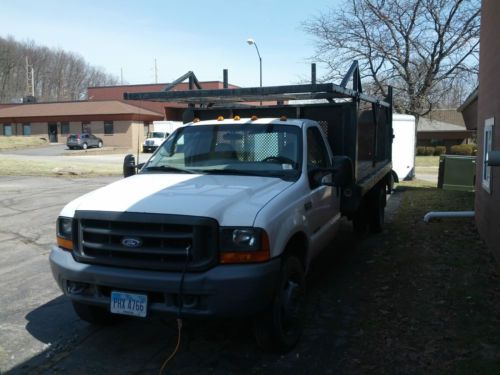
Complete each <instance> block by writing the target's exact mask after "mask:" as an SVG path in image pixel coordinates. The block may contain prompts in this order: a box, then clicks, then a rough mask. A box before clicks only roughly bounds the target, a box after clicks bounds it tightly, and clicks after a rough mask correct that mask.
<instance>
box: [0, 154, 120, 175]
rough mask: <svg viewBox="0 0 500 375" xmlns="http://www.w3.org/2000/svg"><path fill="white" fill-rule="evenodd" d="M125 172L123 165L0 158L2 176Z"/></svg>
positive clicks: (117, 173) (111, 173)
mask: <svg viewBox="0 0 500 375" xmlns="http://www.w3.org/2000/svg"><path fill="white" fill-rule="evenodd" d="M122 173H123V170H122V166H121V165H111V164H92V165H90V164H89V165H86V164H78V163H72V162H71V161H70V160H69V161H68V162H62V163H61V162H57V163H56V162H48V161H32V160H29V161H26V160H13V159H2V158H0V175H2V176H70V177H78V176H80V177H92V176H115V175H121V174H122Z"/></svg>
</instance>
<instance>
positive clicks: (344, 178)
mask: <svg viewBox="0 0 500 375" xmlns="http://www.w3.org/2000/svg"><path fill="white" fill-rule="evenodd" d="M332 169H333V186H337V187H340V188H345V187H347V186H349V185H351V184H352V182H353V180H354V173H353V169H352V161H351V159H349V158H348V157H347V156H334V157H333V159H332Z"/></svg>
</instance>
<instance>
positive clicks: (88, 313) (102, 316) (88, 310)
mask: <svg viewBox="0 0 500 375" xmlns="http://www.w3.org/2000/svg"><path fill="white" fill-rule="evenodd" d="M71 303H72V304H73V309H74V310H75V312H76V315H78V317H79V318H80V319H82V320H85V321H86V322H88V323H90V324H95V325H109V324H111V323H113V322H114V321H115V320H116V317H115V316H113V315H111V313H110V312H109V311H107V310H106V309H104V308H103V307H100V306H94V305H87V304H85V303H81V302H76V301H71Z"/></svg>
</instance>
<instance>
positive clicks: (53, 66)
mask: <svg viewBox="0 0 500 375" xmlns="http://www.w3.org/2000/svg"><path fill="white" fill-rule="evenodd" d="M26 58H28V61H29V63H30V65H32V66H33V68H34V69H35V80H34V86H35V96H36V97H37V98H38V99H39V100H40V101H54V100H81V99H84V98H85V96H86V94H87V87H88V86H98V85H114V84H117V83H118V78H117V77H115V76H112V75H109V74H106V73H105V72H104V70H103V69H101V68H96V67H93V66H90V65H89V64H88V63H87V62H85V60H84V58H83V57H82V56H79V55H77V54H75V53H72V52H67V51H64V50H61V49H57V50H55V49H50V48H47V47H43V46H37V45H36V44H35V43H34V42H33V41H27V42H24V43H20V42H17V41H15V40H14V39H13V38H12V37H8V38H5V39H4V38H2V37H0V102H10V101H13V100H19V99H20V98H22V97H23V96H25V95H26V94H27V93H26Z"/></svg>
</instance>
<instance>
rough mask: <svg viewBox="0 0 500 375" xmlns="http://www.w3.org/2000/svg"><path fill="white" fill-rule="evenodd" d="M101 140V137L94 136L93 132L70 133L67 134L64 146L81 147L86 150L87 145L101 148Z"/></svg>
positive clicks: (70, 147)
mask: <svg viewBox="0 0 500 375" xmlns="http://www.w3.org/2000/svg"><path fill="white" fill-rule="evenodd" d="M103 144H104V143H103V142H102V139H101V138H98V137H96V136H95V135H93V134H86V133H83V134H70V135H69V136H68V140H67V141H66V146H68V148H69V149H70V150H73V149H75V148H81V149H83V150H86V149H87V148H89V147H98V148H101V147H102V146H103Z"/></svg>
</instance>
